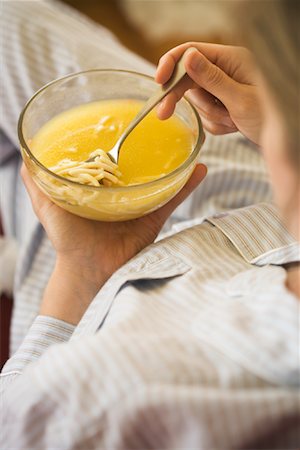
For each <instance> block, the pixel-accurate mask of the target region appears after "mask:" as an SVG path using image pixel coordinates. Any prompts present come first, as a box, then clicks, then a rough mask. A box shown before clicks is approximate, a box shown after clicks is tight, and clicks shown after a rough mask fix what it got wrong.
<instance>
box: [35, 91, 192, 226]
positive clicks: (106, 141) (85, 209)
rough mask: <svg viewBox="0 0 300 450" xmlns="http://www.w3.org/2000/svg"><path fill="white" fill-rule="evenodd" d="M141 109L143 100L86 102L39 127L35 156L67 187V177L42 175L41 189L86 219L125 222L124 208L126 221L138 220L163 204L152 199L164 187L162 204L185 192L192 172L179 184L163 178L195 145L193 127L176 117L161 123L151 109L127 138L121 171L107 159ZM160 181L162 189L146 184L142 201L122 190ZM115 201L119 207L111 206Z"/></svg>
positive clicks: (134, 193) (122, 152) (181, 178)
mask: <svg viewBox="0 0 300 450" xmlns="http://www.w3.org/2000/svg"><path fill="white" fill-rule="evenodd" d="M142 105H143V102H141V101H138V100H104V101H97V102H92V103H87V104H84V105H81V106H78V107H75V108H72V109H69V110H67V111H65V112H63V113H61V114H59V115H57V116H55V117H54V118H52V119H51V120H50V121H49V122H47V123H46V124H45V125H43V126H42V127H41V128H40V130H39V131H38V132H37V134H36V135H35V136H34V137H33V139H32V140H31V142H30V148H31V151H32V153H33V154H34V155H35V157H36V158H37V159H38V160H39V161H40V162H41V163H42V164H43V165H44V166H45V167H47V168H48V169H50V170H52V171H53V172H55V173H56V174H58V175H60V176H63V177H65V178H66V182H65V183H64V182H63V179H62V178H60V179H58V178H55V177H50V176H49V174H48V173H47V172H44V173H41V174H40V175H39V181H40V184H41V187H42V188H43V187H44V189H45V191H47V193H48V194H50V195H51V197H52V198H53V200H54V201H57V203H58V204H59V203H62V202H63V203H64V205H65V207H66V209H68V210H70V211H72V212H75V213H76V214H79V215H82V216H84V217H90V218H96V219H98V220H122V212H121V210H122V208H123V209H124V217H126V218H131V217H132V218H133V217H137V216H139V215H141V211H143V210H148V211H149V210H151V209H152V208H153V209H156V207H157V203H158V200H157V198H153V191H154V190H156V189H159V192H160V194H159V195H160V199H161V204H163V203H165V201H166V200H165V199H167V198H169V197H170V195H171V193H172V192H174V193H175V192H176V191H177V190H178V188H180V186H181V185H182V184H183V183H184V181H185V180H186V179H187V177H188V176H189V174H190V171H191V169H189V170H187V171H185V172H184V173H183V174H182V176H180V177H178V175H177V178H176V177H174V180H173V179H172V177H171V178H169V179H168V181H167V183H166V181H164V179H163V178H162V177H163V176H164V175H166V174H168V173H171V172H173V171H174V170H175V169H176V168H177V167H179V166H181V165H182V164H183V163H184V161H185V160H186V159H188V157H189V156H190V154H191V152H192V148H193V145H194V142H195V135H194V134H193V133H192V132H191V129H190V128H189V127H188V126H187V125H186V124H185V122H184V121H183V120H181V119H180V118H179V117H177V116H173V117H172V118H170V119H168V120H166V121H160V120H159V119H158V118H157V117H156V113H155V112H154V111H152V112H151V113H149V115H148V116H147V117H146V118H145V119H144V120H143V121H142V122H141V123H140V124H139V125H138V126H137V127H136V128H135V130H133V131H132V133H131V134H130V135H129V136H128V138H127V139H126V140H125V142H124V144H123V145H122V148H121V152H120V157H119V161H118V167H116V166H115V165H112V164H113V163H111V162H110V163H108V161H107V160H108V159H109V157H108V156H107V155H106V154H105V152H107V151H108V150H110V149H111V148H112V147H113V146H114V144H115V143H116V141H117V139H118V137H119V136H120V135H121V133H122V132H123V131H124V129H125V128H126V126H127V125H128V124H129V122H130V121H131V120H132V119H133V117H134V116H135V115H136V114H137V113H138V111H139V110H140V109H141V107H142ZM94 152H96V154H97V155H98V160H97V162H96V161H95V162H93V163H86V162H85V161H86V160H87V159H89V158H90V157H91V155H93V154H94ZM103 164H110V167H108V165H106V166H105V167H104V168H103ZM110 169H111V170H110ZM109 174H111V175H112V176H113V177H114V178H112V177H111V176H110V175H109ZM159 178H162V182H161V186H156V187H155V188H154V187H153V186H151V185H149V184H145V185H144V186H141V191H140V192H139V196H138V199H137V197H136V195H137V191H132V192H131V191H130V192H129V191H128V192H126V193H125V192H122V191H120V190H119V189H118V187H119V186H131V185H142V184H144V183H148V182H149V181H153V180H157V179H159ZM67 179H70V180H71V181H76V182H77V183H78V182H79V183H81V184H82V185H83V184H85V185H90V186H91V188H92V186H93V187H97V189H96V190H94V189H91V190H89V189H87V188H89V186H83V187H82V188H81V187H80V184H77V183H69V182H67ZM107 186H111V188H110V189H108V190H107V199H106V197H105V196H106V194H105V191H106V188H107ZM98 188H99V189H100V190H101V192H102V193H101V196H100V195H98V192H99V189H98ZM114 188H115V189H116V191H115V193H114ZM100 197H101V199H100ZM114 197H115V198H114ZM114 201H115V207H112V204H113V203H114ZM99 202H100V203H99ZM106 202H107V214H106V206H105V205H106ZM152 203H153V206H152ZM73 206H74V208H73ZM75 207H76V208H75ZM78 207H80V210H79V208H78ZM112 208H115V210H114V211H112ZM100 210H101V214H99V211H100ZM93 211H94V212H93Z"/></svg>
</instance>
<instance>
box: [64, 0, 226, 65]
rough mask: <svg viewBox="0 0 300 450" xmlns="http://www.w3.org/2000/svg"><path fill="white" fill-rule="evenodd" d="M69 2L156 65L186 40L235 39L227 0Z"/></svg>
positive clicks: (218, 40) (67, 1) (85, 0)
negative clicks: (224, 7) (227, 15)
mask: <svg viewBox="0 0 300 450" xmlns="http://www.w3.org/2000/svg"><path fill="white" fill-rule="evenodd" d="M65 3H68V4H69V5H71V6H73V7H74V8H76V9H78V10H79V11H81V12H83V13H84V14H86V15H87V16H89V17H90V18H91V19H93V20H95V21H96V22H98V23H100V24H102V25H104V26H105V27H107V28H109V29H110V30H111V31H112V32H113V33H114V34H115V35H116V36H117V38H118V39H119V40H120V41H121V42H122V43H123V44H124V45H125V46H126V47H128V48H129V49H130V50H132V51H134V52H135V53H137V54H139V55H141V56H143V57H144V58H146V59H148V60H149V61H151V62H153V63H154V64H156V63H157V62H158V60H159V58H160V56H161V55H162V54H164V53H165V52H166V51H167V50H169V49H170V48H172V47H174V46H176V45H178V44H181V43H182V42H185V41H189V40H195V41H207V42H215V43H231V42H232V38H231V36H230V29H229V28H228V26H227V25H226V24H227V21H226V19H225V17H224V14H223V13H222V3H223V4H224V1H223V0H222V1H220V0H219V1H215V0H65ZM220 30H222V31H220Z"/></svg>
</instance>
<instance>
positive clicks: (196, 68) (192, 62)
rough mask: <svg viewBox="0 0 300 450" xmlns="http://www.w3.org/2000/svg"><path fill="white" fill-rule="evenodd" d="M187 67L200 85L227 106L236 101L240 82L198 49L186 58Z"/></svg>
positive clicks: (191, 76) (190, 74)
mask: <svg viewBox="0 0 300 450" xmlns="http://www.w3.org/2000/svg"><path fill="white" fill-rule="evenodd" d="M185 68H186V71H187V73H188V75H189V77H190V78H191V79H192V80H193V81H194V82H195V83H196V84H197V85H198V86H200V87H201V88H203V89H205V90H206V91H207V92H209V93H210V94H212V95H213V96H215V97H217V98H218V99H219V100H221V102H222V103H223V104H224V105H225V106H226V105H227V104H229V105H230V104H231V103H232V101H234V99H235V97H236V92H237V88H238V83H237V82H236V81H235V80H233V79H232V78H230V77H229V76H228V75H227V74H226V73H225V72H223V70H222V69H220V68H219V67H218V66H217V65H215V64H213V63H212V62H210V61H209V60H208V59H207V58H206V57H205V56H204V55H203V54H202V53H200V52H199V51H197V50H195V51H193V52H191V53H190V54H189V55H188V56H187V58H186V61H185Z"/></svg>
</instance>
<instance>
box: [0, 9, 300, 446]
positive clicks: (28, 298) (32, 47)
mask: <svg viewBox="0 0 300 450" xmlns="http://www.w3.org/2000/svg"><path fill="white" fill-rule="evenodd" d="M1 9H2V10H1V22H2V21H3V22H2V24H1V34H2V37H1V42H2V43H3V45H1V62H2V65H3V73H2V79H3V82H2V89H1V108H2V113H1V122H0V127H1V136H2V140H1V148H0V152H1V155H2V156H1V165H0V175H1V204H0V205H1V210H2V213H3V219H4V226H5V230H6V232H7V233H8V234H10V235H11V236H14V237H15V239H16V240H17V241H18V245H19V259H18V264H17V271H16V279H15V293H14V296H15V305H14V313H13V324H12V329H11V353H12V357H11V359H10V360H9V361H8V362H7V364H6V365H5V367H4V369H3V372H2V374H1V390H2V391H1V395H2V401H1V406H2V411H1V423H2V432H1V436H0V439H2V447H1V448H3V449H39V450H40V449H43V448H45V449H46V448H49V449H50V448H51V449H75V448H76V449H83V450H90V449H95V450H96V449H97V450H98V449H109V450H111V449H119V448H120V449H121V448H128V449H145V448H157V449H158V448H159V449H162V448H168V449H175V448H176V449H196V448H197V449H198V448H205V449H213V448H214V449H216V448H220V449H221V448H222V449H225V448H226V449H232V448H277V449H280V448H281V449H282V448H285V449H288V448H297V447H299V446H300V436H299V427H298V424H299V417H300V413H299V400H300V399H299V384H300V383H299V301H298V299H297V298H295V297H294V296H293V295H292V294H291V293H290V292H289V291H288V290H287V288H286V286H285V280H286V271H285V269H284V268H283V267H282V266H284V265H285V264H288V263H290V262H295V261H299V259H300V258H299V245H298V244H297V243H295V242H294V240H293V238H292V237H291V236H290V235H289V234H288V232H287V231H286V230H285V228H284V226H283V225H282V224H281V222H280V219H279V218H278V214H277V212H276V209H275V208H274V207H273V206H272V205H271V204H270V201H271V192H270V187H269V183H268V179H267V175H266V171H265V167H264V163H263V160H262V158H261V155H260V153H259V152H258V150H257V149H256V148H255V147H253V146H252V145H251V144H249V142H247V141H246V140H245V139H243V138H242V137H241V136H239V135H234V136H227V137H213V136H208V138H207V140H206V143H205V146H204V148H203V151H202V153H201V160H202V161H203V162H204V163H206V164H207V166H208V169H209V173H208V175H207V177H206V179H205V181H204V182H203V183H202V184H201V186H200V187H199V188H198V190H197V191H196V192H195V193H194V194H193V195H192V196H191V197H190V198H189V199H188V200H187V201H186V202H185V203H184V204H183V205H182V206H180V207H179V208H178V209H177V210H176V211H175V213H174V214H173V216H172V217H171V218H170V220H169V221H168V223H167V224H166V226H165V228H164V230H163V232H162V233H161V235H160V236H159V238H158V239H157V242H156V243H154V244H152V245H151V246H149V247H148V248H146V249H145V250H143V251H142V252H141V253H139V254H138V255H137V256H136V257H135V258H133V259H132V260H131V261H130V262H129V263H127V264H126V265H124V266H123V267H122V268H120V269H119V270H118V271H117V272H116V273H115V274H114V275H113V276H112V277H111V278H110V279H109V280H108V281H107V283H106V284H105V285H104V286H103V288H102V289H101V290H100V291H99V293H98V294H97V295H96V297H95V299H94V300H93V302H92V303H91V305H90V307H89V308H88V310H87V311H86V313H85V315H84V316H83V318H82V320H81V322H80V323H79V324H78V326H77V327H74V326H72V325H70V324H67V323H65V322H62V321H59V320H56V319H54V318H50V317H45V316H39V315H38V311H39V304H40V302H41V298H42V296H43V290H44V288H45V286H46V285H47V282H48V279H49V276H50V274H51V271H52V269H53V266H54V262H55V253H54V250H53V248H52V247H51V244H50V242H49V240H48V238H47V236H46V235H45V233H44V231H43V229H42V227H41V226H40V225H39V224H38V222H37V220H36V218H35V217H34V215H33V212H32V208H31V205H30V202H29V200H28V197H27V195H26V193H25V190H24V187H23V185H22V183H21V181H20V177H19V175H18V169H19V166H20V156H19V153H18V151H17V146H18V142H17V135H16V123H17V119H18V115H19V113H20V110H21V108H22V106H23V104H24V103H25V101H26V100H27V99H28V98H29V97H30V96H31V95H32V94H33V92H34V91H35V90H36V89H38V88H39V87H41V86H42V85H43V84H45V83H46V82H48V81H50V80H51V79H53V78H57V77H59V76H61V75H65V74H66V73H69V72H73V71H76V70H84V69H87V68H92V67H115V68H122V69H131V70H137V71H141V72H146V73H153V67H151V65H149V64H148V63H147V62H145V61H143V60H141V59H140V58H138V57H137V56H135V55H133V54H132V53H130V52H129V51H128V50H126V49H124V48H123V47H122V46H121V45H120V44H119V43H118V42H117V41H116V40H115V38H114V37H113V36H112V35H111V34H110V33H109V32H108V31H106V30H104V29H103V28H101V27H100V26H98V25H96V24H94V23H93V22H91V21H90V20H88V19H85V18H84V17H82V16H81V15H80V14H78V13H76V12H74V11H73V10H71V9H70V8H68V7H67V6H65V5H61V4H60V3H58V2H44V1H43V2H36V1H32V2H31V1H26V2H19V1H17V2H16V1H9V2H2V4H1ZM3 87H5V88H3Z"/></svg>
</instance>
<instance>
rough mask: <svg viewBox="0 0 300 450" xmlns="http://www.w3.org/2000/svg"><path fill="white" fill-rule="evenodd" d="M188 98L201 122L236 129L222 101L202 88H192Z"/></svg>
mask: <svg viewBox="0 0 300 450" xmlns="http://www.w3.org/2000/svg"><path fill="white" fill-rule="evenodd" d="M188 98H189V100H190V101H191V102H192V103H193V104H194V106H195V107H196V108H197V110H198V112H199V115H200V116H201V119H202V122H204V121H205V122H206V123H212V124H218V125H222V126H225V127H227V128H232V129H236V126H235V124H234V122H233V120H232V119H231V117H230V114H229V112H228V111H227V109H226V108H225V106H224V105H223V103H222V102H220V101H219V100H217V99H216V98H215V97H214V96H213V95H211V94H210V93H209V92H207V91H205V90H204V89H193V90H191V91H190V92H189V93H188Z"/></svg>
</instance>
